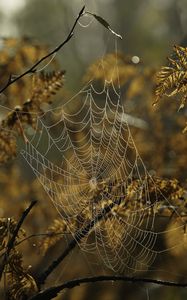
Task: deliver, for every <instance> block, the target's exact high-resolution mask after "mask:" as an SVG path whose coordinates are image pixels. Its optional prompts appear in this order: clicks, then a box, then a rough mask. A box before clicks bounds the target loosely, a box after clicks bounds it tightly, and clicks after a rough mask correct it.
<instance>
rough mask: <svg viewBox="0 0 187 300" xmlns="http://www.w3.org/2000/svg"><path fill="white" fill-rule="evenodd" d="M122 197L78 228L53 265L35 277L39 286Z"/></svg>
mask: <svg viewBox="0 0 187 300" xmlns="http://www.w3.org/2000/svg"><path fill="white" fill-rule="evenodd" d="M120 201H121V199H119V200H117V201H115V202H113V203H111V204H110V205H108V206H106V207H105V208H103V209H102V210H101V212H100V213H99V214H98V215H96V216H95V218H93V219H92V220H91V221H90V222H89V223H88V224H87V225H86V226H84V227H83V228H81V229H80V230H78V231H77V232H76V233H75V235H74V239H73V240H72V241H71V242H70V243H69V244H68V246H67V248H66V249H65V250H64V251H63V252H62V254H61V255H60V256H59V257H58V258H57V259H56V260H54V261H53V262H52V263H51V265H49V267H48V268H47V269H46V270H45V271H44V272H43V273H42V274H41V275H39V276H38V278H35V280H36V282H37V284H38V287H40V285H42V284H44V283H45V281H46V279H47V278H48V276H49V275H50V274H51V273H52V272H53V271H54V270H55V269H56V268H57V267H58V265H59V264H60V263H61V262H62V261H63V260H64V259H65V258H66V256H67V255H68V254H69V253H70V252H71V251H72V250H73V249H74V248H75V247H76V245H77V244H78V243H79V242H81V240H82V239H83V238H84V237H85V236H87V235H88V234H89V233H90V231H91V230H92V229H93V227H94V226H95V225H96V224H97V223H98V222H99V221H100V220H101V219H103V218H104V217H105V216H106V214H108V213H109V212H110V211H111V210H112V208H113V207H114V206H115V205H119V203H120Z"/></svg>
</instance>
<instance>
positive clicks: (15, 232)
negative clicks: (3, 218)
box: [0, 200, 37, 279]
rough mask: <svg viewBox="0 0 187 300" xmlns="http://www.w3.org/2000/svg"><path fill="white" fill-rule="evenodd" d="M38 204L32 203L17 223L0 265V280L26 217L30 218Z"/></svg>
mask: <svg viewBox="0 0 187 300" xmlns="http://www.w3.org/2000/svg"><path fill="white" fill-rule="evenodd" d="M36 203H37V201H36V200H34V201H32V202H31V203H30V205H29V207H28V208H27V209H26V210H25V211H24V212H23V214H22V216H21V218H20V220H19V222H18V223H17V225H16V228H15V230H14V232H13V234H12V237H11V239H10V240H9V242H8V244H7V250H6V252H5V254H4V255H3V259H2V262H1V264H0V279H1V277H2V274H3V271H4V268H5V265H6V263H7V261H8V258H9V255H10V251H11V250H12V249H13V247H14V244H15V241H16V238H17V236H18V232H19V230H20V228H21V226H22V224H23V222H24V220H25V219H26V217H27V216H28V214H29V213H30V211H31V209H32V208H33V206H34V205H35V204H36Z"/></svg>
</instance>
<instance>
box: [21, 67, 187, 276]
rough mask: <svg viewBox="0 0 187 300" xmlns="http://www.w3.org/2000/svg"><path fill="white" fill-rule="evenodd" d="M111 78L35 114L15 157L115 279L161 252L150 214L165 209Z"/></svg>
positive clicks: (84, 246) (92, 83)
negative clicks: (20, 158) (25, 164)
mask: <svg viewBox="0 0 187 300" xmlns="http://www.w3.org/2000/svg"><path fill="white" fill-rule="evenodd" d="M115 72H116V74H118V69H117V64H116V65H115V66H114V68H113V73H112V75H111V79H110V80H106V79H105V81H104V84H103V88H102V89H101V90H99V89H98V86H97V83H96V82H95V81H94V80H91V81H90V82H88V84H86V86H84V87H83V89H81V90H80V91H79V92H78V93H77V94H76V95H75V96H74V97H72V98H71V99H69V100H68V101H66V102H65V103H63V104H62V105H61V106H59V107H57V108H53V109H50V110H48V111H46V112H45V113H44V114H43V115H40V116H36V117H37V126H36V127H37V128H36V130H35V131H33V130H30V129H31V128H28V129H27V131H26V135H27V140H28V141H27V143H26V145H25V149H24V150H22V151H21V154H22V155H23V157H24V158H25V160H26V161H27V162H28V164H29V165H30V167H31V168H32V170H33V172H34V173H35V174H36V176H37V177H38V179H39V181H40V182H41V184H42V185H43V187H44V189H45V191H46V192H47V194H48V195H49V197H50V198H51V200H52V202H53V204H54V206H55V207H56V208H57V210H58V211H59V213H60V215H61V216H62V218H63V219H66V221H67V224H68V226H69V230H70V232H71V233H72V235H73V237H74V238H75V239H77V243H78V244H79V246H80V248H81V249H82V250H83V251H85V252H86V253H88V252H89V253H97V254H98V255H99V256H100V257H101V259H102V260H103V262H104V264H105V265H106V266H107V267H108V268H110V269H112V270H113V271H115V272H116V273H124V272H125V273H134V272H137V271H145V270H147V269H148V268H149V267H150V266H151V265H152V264H153V262H154V260H155V258H156V256H157V255H158V254H160V253H163V252H164V251H166V249H158V247H157V244H159V239H160V238H161V236H162V235H163V234H165V233H166V231H164V232H162V231H159V230H158V228H157V224H156V218H155V216H156V213H157V212H158V208H159V207H161V206H162V203H163V201H165V205H167V206H168V207H170V206H171V205H170V203H169V202H168V201H167V200H166V199H165V198H164V196H163V195H162V194H161V192H160V191H159V190H158V189H157V187H156V184H154V181H153V179H152V178H151V176H150V175H149V173H148V172H147V170H146V167H145V165H144V163H143V161H142V159H141V157H140V155H139V153H138V150H137V148H136V146H135V143H134V141H133V138H132V135H131V132H130V128H129V125H128V122H127V121H126V119H125V116H126V114H125V111H124V107H123V105H122V101H121V94H120V87H119V85H118V84H117V85H116V84H115V83H114V81H113V75H114V73H115ZM118 83H119V82H118ZM29 130H30V131H29ZM150 190H151V194H150ZM153 199H154V200H153ZM110 205H113V206H111V207H112V209H110V210H109V212H108V210H107V208H108V207H109V206H110ZM172 209H174V208H172ZM90 221H92V226H90V230H89V232H88V234H85V236H84V237H80V236H79V232H81V231H80V230H81V229H84V228H85V226H87V225H88V224H90ZM75 224H76V228H77V231H76V232H75ZM182 226H183V225H181V227H182ZM80 235H81V233H80ZM173 247H175V245H173ZM167 250H168V249H167Z"/></svg>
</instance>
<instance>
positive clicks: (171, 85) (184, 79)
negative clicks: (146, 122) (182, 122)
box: [156, 46, 187, 109]
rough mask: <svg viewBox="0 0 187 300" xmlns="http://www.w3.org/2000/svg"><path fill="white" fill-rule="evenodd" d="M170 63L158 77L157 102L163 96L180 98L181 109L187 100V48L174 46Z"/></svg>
mask: <svg viewBox="0 0 187 300" xmlns="http://www.w3.org/2000/svg"><path fill="white" fill-rule="evenodd" d="M168 61H169V66H164V67H162V68H161V70H160V72H158V75H157V79H158V85H157V88H156V96H157V101H158V100H159V99H160V98H162V97H163V96H167V97H172V96H179V99H180V106H179V109H181V108H183V107H184V105H185V103H186V100H187V47H182V46H174V47H173V54H172V55H171V57H169V58H168Z"/></svg>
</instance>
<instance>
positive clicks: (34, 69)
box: [0, 6, 85, 93]
mask: <svg viewBox="0 0 187 300" xmlns="http://www.w3.org/2000/svg"><path fill="white" fill-rule="evenodd" d="M84 9H85V6H83V8H82V9H81V10H80V12H79V14H78V16H77V18H76V20H75V22H74V24H73V26H72V29H71V31H70V33H69V34H68V36H67V38H66V39H65V40H64V41H63V42H62V43H61V44H60V45H59V46H57V47H56V48H55V49H54V50H52V51H51V52H50V53H48V54H47V55H45V56H43V57H42V58H41V59H40V60H38V61H37V62H36V63H35V64H34V65H33V66H31V67H30V68H29V69H28V70H26V71H25V72H23V73H22V74H21V75H18V76H17V77H15V78H13V77H12V75H10V76H9V79H8V81H7V83H6V85H5V86H4V87H3V88H2V89H1V90H0V93H2V92H4V91H5V90H6V89H7V88H8V87H9V86H10V85H11V84H13V83H14V82H16V81H18V80H19V79H21V78H23V77H24V76H26V75H28V74H33V73H35V72H36V71H37V69H36V68H37V66H38V65H39V64H40V63H42V62H43V61H45V60H46V59H47V58H49V57H51V56H52V55H54V54H55V53H57V52H58V51H59V50H60V49H61V48H62V47H63V46H64V45H65V44H67V42H68V41H69V40H70V39H71V38H72V37H73V34H74V29H75V27H76V25H77V23H78V21H79V19H80V18H81V17H82V16H83V13H84Z"/></svg>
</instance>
